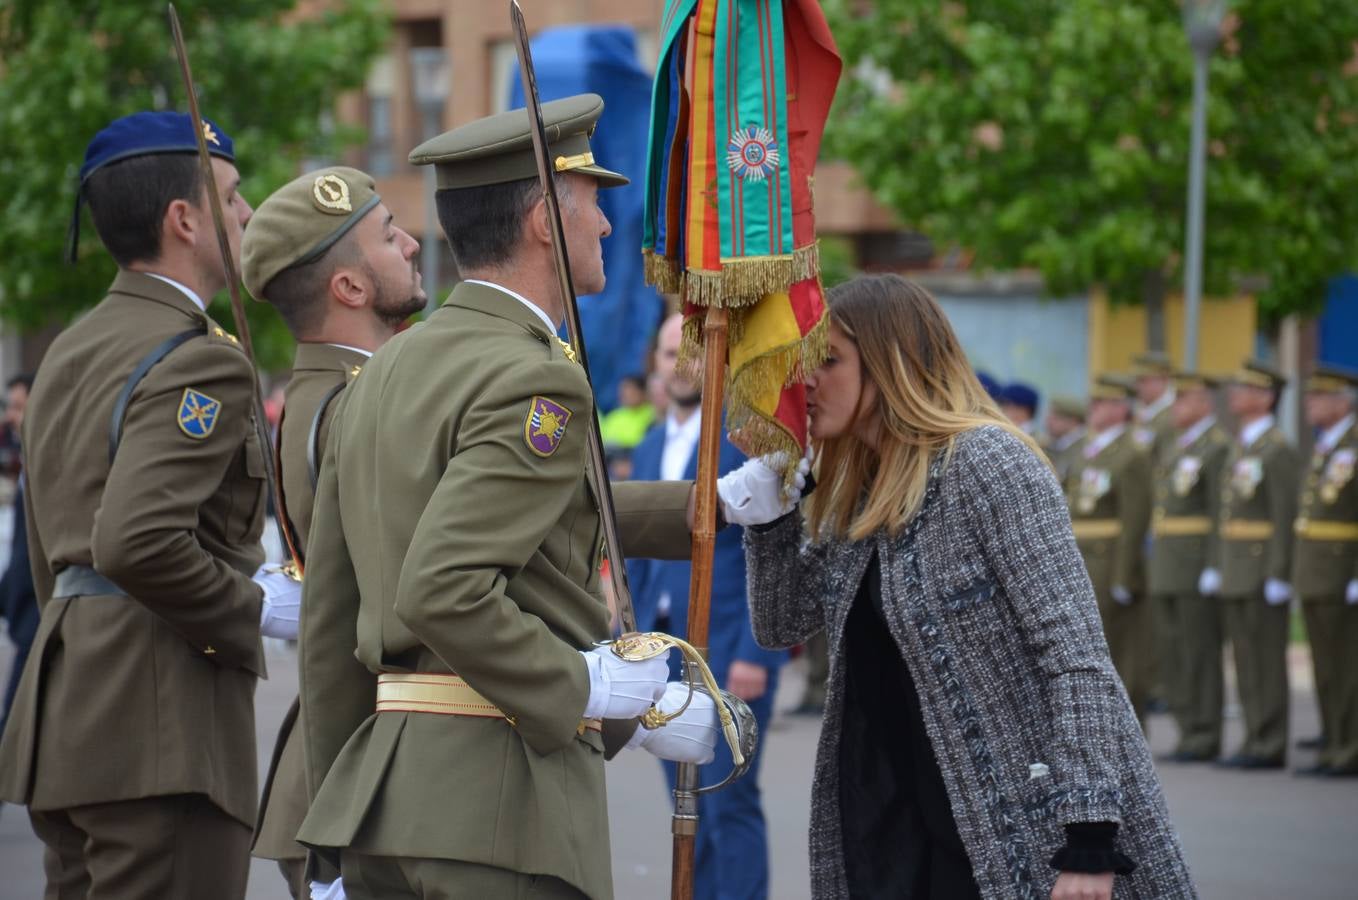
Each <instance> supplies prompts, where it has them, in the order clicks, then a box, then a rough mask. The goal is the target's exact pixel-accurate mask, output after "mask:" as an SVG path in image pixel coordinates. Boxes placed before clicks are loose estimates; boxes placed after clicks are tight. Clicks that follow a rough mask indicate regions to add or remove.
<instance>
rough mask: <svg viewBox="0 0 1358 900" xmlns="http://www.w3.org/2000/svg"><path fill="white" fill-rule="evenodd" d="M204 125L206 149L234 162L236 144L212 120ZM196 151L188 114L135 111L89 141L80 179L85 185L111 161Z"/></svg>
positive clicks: (196, 140)
mask: <svg viewBox="0 0 1358 900" xmlns="http://www.w3.org/2000/svg"><path fill="white" fill-rule="evenodd" d="M201 127H202V129H203V137H204V139H205V140H206V142H207V152H208V153H209V154H211V155H212V156H219V157H221V158H222V159H224V160H226V161H227V162H235V160H236V151H235V145H234V144H233V143H232V141H231V137H230V135H228V134H227V133H226V132H224V131H222V130H221V129H220V128H218V127H217V123H215V122H213V121H211V120H210V119H204V120H203V121H202V124H201ZM197 152H198V138H197V136H196V135H195V134H194V129H193V124H192V120H190V118H189V115H188V113H181V112H168V111H161V112H139V113H133V114H132V115H130V116H123V117H122V118H121V119H114V120H113V121H112V122H110V123H109V124H108V125H107V126H106V127H105V128H104V129H103V130H102V131H100V132H99V133H98V134H96V135H95V136H94V140H92V141H90V145H89V146H88V147H86V148H85V163H84V165H82V166H81V167H80V181H81V183H82V184H83V183H84V182H85V181H86V180H87V179H88V178H89V177H90V176H91V175H93V174H94V173H95V172H97V171H98V170H99V169H102V168H103V167H104V166H106V165H108V164H109V163H114V162H118V161H119V160H122V159H130V158H131V157H133V156H152V155H154V154H157V153H197Z"/></svg>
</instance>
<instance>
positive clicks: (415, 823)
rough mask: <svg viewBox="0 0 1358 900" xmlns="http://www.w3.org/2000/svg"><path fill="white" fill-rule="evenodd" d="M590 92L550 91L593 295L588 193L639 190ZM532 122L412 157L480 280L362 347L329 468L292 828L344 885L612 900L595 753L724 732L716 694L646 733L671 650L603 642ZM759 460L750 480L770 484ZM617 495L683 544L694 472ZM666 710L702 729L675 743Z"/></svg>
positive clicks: (309, 596)
mask: <svg viewBox="0 0 1358 900" xmlns="http://www.w3.org/2000/svg"><path fill="white" fill-rule="evenodd" d="M602 109H603V102H602V100H600V99H599V98H598V97H597V96H594V95H585V96H580V97H572V98H568V99H565V100H560V101H556V102H553V103H548V104H545V105H544V107H543V117H544V120H545V122H546V127H547V134H548V140H549V142H550V145H549V152H550V154H551V156H552V158H553V159H554V160H555V168H556V169H557V171H558V175H557V180H558V184H559V187H560V190H561V191H562V204H561V208H562V210H563V218H564V220H565V221H564V227H565V234H566V240H567V244H568V246H569V251H570V260H571V274H572V278H573V280H574V283H575V285H576V287H577V288H578V289H579V290H580V291H581V292H583V293H592V292H595V291H598V290H600V289H602V287H603V266H602V254H601V245H600V239H601V238H602V237H603V236H605V235H607V234H608V232H609V226H608V222H607V220H606V219H605V218H604V217H603V215H602V213H601V212H600V211H599V209H598V205H597V201H596V199H595V194H596V192H597V190H598V189H599V188H600V187H606V186H610V185H615V184H619V183H624V182H625V179H623V178H622V177H621V176H619V175H617V174H615V173H613V172H610V171H608V170H607V169H604V168H602V167H600V166H598V165H597V164H595V162H594V158H593V155H592V153H591V151H590V146H589V139H588V137H589V134H590V133H591V132H592V131H593V128H594V125H595V123H596V122H597V121H598V118H599V116H600V114H601V112H602ZM527 128H528V117H527V115H526V113H525V111H524V110H522V109H520V110H514V111H512V112H509V113H505V114H502V115H499V116H493V117H491V118H489V119H484V120H480V121H477V122H473V123H471V124H469V125H466V126H463V127H461V128H458V129H455V130H454V131H451V132H449V133H447V134H444V135H441V136H439V137H437V138H435V139H433V140H432V141H430V142H427V143H426V144H425V145H423V146H421V147H419V148H416V150H415V151H414V153H412V155H411V159H412V161H413V162H415V163H416V164H420V165H429V164H433V165H436V167H437V169H436V173H437V178H438V184H439V192H438V195H437V197H436V200H437V204H438V210H439V217H440V221H441V223H442V225H443V230H444V233H445V234H447V235H448V240H449V243H450V245H451V246H452V249H453V254H454V257H455V258H456V260H457V263H458V268H459V271H461V272H462V274H463V275H464V276H465V277H466V278H467V279H468V280H466V281H464V282H462V283H461V284H459V285H458V286H457V287H456V288H455V289H454V291H453V292H452V295H451V296H450V297H449V298H448V300H447V301H446V302H445V303H444V304H443V306H442V307H440V308H439V309H438V310H437V311H436V312H434V313H433V314H432V315H431V316H430V318H429V319H428V320H426V321H425V322H424V323H423V324H421V325H417V326H415V327H414V328H412V329H410V330H409V331H407V332H405V333H403V334H401V335H398V336H397V337H396V338H394V339H393V340H392V341H390V342H389V343H388V344H387V345H386V346H384V347H382V348H381V349H380V350H379V351H378V352H377V353H376V354H374V356H373V358H372V360H371V361H370V362H369V363H368V365H367V366H365V367H364V370H363V372H362V374H361V375H359V377H358V378H357V379H356V380H355V381H354V383H353V384H352V385H351V386H350V387H349V388H348V390H346V391H345V394H344V397H343V398H342V400H341V402H340V405H339V408H338V409H337V410H336V411H335V413H334V416H333V420H332V425H331V433H330V438H329V441H328V443H327V446H326V453H325V458H324V461H323V462H322V465H321V477H320V481H319V483H318V485H317V491H316V507H315V513H314V519H313V527H312V533H311V537H310V541H309V542H308V546H307V555H308V560H309V565H308V569H307V578H306V583H305V598H304V602H303V607H304V612H303V620H302V624H303V627H302V642H301V677H302V691H301V697H302V714H301V723H302V728H303V732H304V736H305V755H306V767H307V774H308V781H309V784H310V787H311V790H312V792H313V798H312V804H311V808H310V811H309V812H308V814H307V817H306V820H305V822H304V823H303V825H302V829H301V831H300V832H299V834H298V838H299V840H301V841H302V842H303V843H305V844H307V845H308V846H311V847H314V848H317V849H318V850H319V851H321V853H322V855H323V856H325V857H326V858H328V859H329V860H331V861H333V860H334V859H335V858H336V857H337V856H338V858H339V860H340V866H341V870H342V876H343V888H344V891H345V893H346V894H347V896H348V897H350V898H352V900H363V898H376V897H383V898H390V897H440V898H464V897H465V898H481V897H522V896H528V895H530V894H531V896H535V897H536V896H541V897H579V896H587V897H594V898H606V897H609V896H611V894H612V884H611V872H610V866H611V861H610V858H609V849H608V817H607V803H606V799H605V795H604V770H603V760H604V755H605V752H606V751H607V752H610V753H611V752H615V751H617V750H618V749H619V748H621V747H622V746H623V745H624V744H629V745H630V746H633V747H637V746H640V747H643V748H645V749H646V750H648V751H649V752H652V753H654V754H655V755H657V756H661V757H662V758H667V759H676V760H685V761H689V762H701V761H703V760H704V759H710V758H711V752H712V750H711V748H712V745H713V742H714V741H715V739H716V727H715V725H716V723H715V713H714V709H713V707H712V706H711V704H710V703H708V704H707V705H706V706H705V708H704V707H702V706H701V705H700V704H697V703H695V706H694V707H692V708H690V709H689V710H688V711H687V712H685V713H684V715H683V717H681V719H680V720H679V721H678V722H673V723H671V724H670V725H667V726H666V727H665V728H662V729H659V730H658V731H655V732H646V731H645V730H638V729H637V727H636V719H635V717H636V716H637V715H638V714H639V713H641V712H644V711H645V710H646V708H647V707H648V706H649V705H650V704H651V703H652V702H653V701H654V700H655V699H657V698H658V697H660V696H661V694H664V695H665V696H666V698H668V697H669V696H670V694H669V690H670V689H669V688H667V687H666V685H665V679H666V677H667V673H668V668H667V665H666V663H665V662H664V660H663V659H660V660H652V661H650V662H648V663H633V662H626V661H623V660H621V659H619V658H618V657H616V656H615V655H613V654H612V653H611V652H610V651H609V650H607V649H606V648H603V649H594V650H590V649H589V648H591V646H592V645H593V644H594V642H596V641H599V640H602V639H605V638H606V637H607V636H608V630H609V613H608V608H607V606H606V604H605V603H604V600H603V597H602V595H601V592H600V583H599V581H600V579H599V566H600V563H601V561H602V552H603V547H602V536H603V531H602V522H601V519H600V517H599V509H598V504H597V502H596V499H595V498H596V496H597V491H598V490H599V488H600V486H598V485H595V484H593V483H592V481H591V478H590V477H588V476H587V469H586V439H587V428H588V423H589V420H590V418H591V417H592V416H593V415H594V409H593V398H592V396H591V393H590V389H589V384H588V382H587V379H586V373H585V371H584V369H583V368H582V367H581V366H580V365H579V364H578V362H576V361H575V355H576V354H575V351H574V349H572V348H571V347H570V346H569V345H568V344H566V343H565V342H563V341H561V340H560V339H559V338H558V337H557V336H556V328H557V323H558V322H559V321H560V319H561V316H562V310H563V308H564V298H562V297H560V296H559V295H558V288H557V285H558V283H557V276H556V272H555V270H554V267H553V263H552V254H551V241H550V231H549V229H548V228H547V220H546V215H545V205H544V201H543V197H542V192H541V188H540V186H539V185H538V183H537V181H536V177H535V172H536V166H535V164H534V160H533V156H532V150H531V143H530V137H529V133H528V130H527ZM759 465H762V464H760V463H759V462H758V461H751V463H747V465H746V467H742V469H740V470H737V472H736V473H733V475H739V473H745V475H749V474H751V472H752V470H751V469H750V468H749V467H751V466H759ZM770 474H771V478H770V480H769V483H768V486H767V489H761V490H762V491H763V493H764V494H767V493H769V492H772V493H773V494H774V495H775V496H781V483H780V479H779V478H778V477H777V476H776V475H772V473H770ZM745 475H741V476H740V477H742V478H743V477H745ZM731 477H732V476H726V478H731ZM723 482H725V479H723ZM724 490H725V486H724V485H722V486H719V494H721V496H722V497H723V498H725V497H726V496H727V495H726V494H725V493H722V492H723V491H724ZM615 491H616V500H617V508H618V514H619V523H618V524H619V532H620V534H621V536H622V538H623V540H624V548H623V549H624V550H625V551H626V552H628V553H632V554H636V555H646V556H657V557H668V558H676V557H683V556H686V555H687V554H688V551H689V541H690V537H689V533H688V529H687V516H688V507H689V503H690V494H691V485H690V484H688V483H678V482H669V483H667V482H658V483H650V484H642V483H626V484H620V485H618V486H617V488H616V489H615ZM723 508H724V509H725V510H726V516H727V518H728V519H731V520H733V521H739V520H736V519H732V515H731V514H732V511H733V510H734V509H736V505H733V504H732V503H731V502H729V501H727V500H726V499H723ZM787 508H788V507H787V506H784V505H779V506H778V510H782V511H786V509H787ZM778 514H779V512H778V511H776V510H775V511H773V512H772V513H771V515H770V516H769V518H770V519H771V518H773V517H776V516H777V515H778ZM747 521H749V520H745V521H742V522H741V524H746V522H747ZM614 564H615V565H616V564H621V561H620V560H615V561H614ZM657 663H658V665H655V664H657ZM681 690H682V688H681ZM696 699H697V698H695V701H696ZM601 719H602V720H604V721H600V720H601ZM686 720H687V722H686ZM676 725H679V726H680V727H681V728H686V727H692V728H695V729H702V730H703V731H702V735H703V736H702V739H701V741H699V740H696V739H695V740H694V741H693V745H692V746H690V747H689V748H687V749H686V750H684V751H683V752H679V751H678V750H677V749H676V748H674V747H671V746H662V744H664V741H665V736H666V735H667V734H669V733H670V729H672V728H675V726H676ZM700 744H701V746H699V745H700Z"/></svg>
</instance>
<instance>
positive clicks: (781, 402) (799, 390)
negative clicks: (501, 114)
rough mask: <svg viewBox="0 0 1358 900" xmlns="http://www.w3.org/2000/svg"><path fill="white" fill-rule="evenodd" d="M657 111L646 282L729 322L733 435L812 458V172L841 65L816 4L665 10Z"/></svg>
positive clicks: (694, 338) (693, 345)
mask: <svg viewBox="0 0 1358 900" xmlns="http://www.w3.org/2000/svg"><path fill="white" fill-rule="evenodd" d="M660 40H661V44H660V60H659V64H658V66H657V69H656V79H655V89H654V93H653V95H652V99H651V132H650V146H649V151H648V156H647V172H646V220H645V224H646V232H645V243H644V247H643V252H644V253H645V255H646V278H647V281H648V282H649V283H651V284H654V285H656V287H658V288H659V289H660V290H662V291H665V292H667V293H673V294H678V295H679V296H680V297H681V298H682V300H683V303H684V314H685V318H686V321H685V323H684V325H685V327H684V354H685V356H686V357H687V358H689V359H690V360H697V359H701V356H702V340H703V336H702V313H703V310H704V308H706V307H708V306H713V305H716V306H720V307H725V308H727V309H728V310H729V324H728V328H729V342H730V343H729V350H728V363H729V366H730V370H729V387H728V389H727V398H728V400H727V426H728V427H729V428H733V429H735V428H739V429H741V430H742V431H743V432H744V435H745V438H746V441H747V442H748V444H749V445H750V446H751V448H752V449H754V451H755V452H757V453H767V452H771V451H774V450H786V451H788V452H789V454H790V458H791V459H792V460H796V459H797V458H798V457H799V456H800V455H801V450H802V449H803V448H804V447H805V446H806V441H807V432H806V396H805V389H804V388H803V386H802V384H801V379H802V376H803V374H804V373H805V372H808V371H811V370H812V369H814V368H816V367H817V366H819V365H820V363H821V361H822V360H823V359H824V357H825V352H826V327H827V322H826V317H825V299H824V295H823V293H822V289H821V283H820V260H819V256H818V254H817V251H816V229H815V217H814V214H813V211H812V190H811V188H812V173H813V172H814V171H815V165H816V157H817V155H818V154H819V152H820V141H821V136H822V134H823V133H824V131H825V121H826V118H827V116H828V115H829V112H830V103H831V101H832V100H833V98H834V93H835V88H836V86H837V85H838V83H839V74H840V69H841V62H840V58H839V53H838V51H837V50H836V48H835V42H834V38H833V37H832V36H831V34H830V28H829V26H828V25H827V24H826V21H825V16H824V13H823V12H822V11H821V8H820V5H819V4H818V3H817V2H815V0H667V2H666V5H665V13H664V16H663V18H662V20H661V26H660Z"/></svg>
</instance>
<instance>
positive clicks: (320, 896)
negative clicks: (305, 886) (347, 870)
mask: <svg viewBox="0 0 1358 900" xmlns="http://www.w3.org/2000/svg"><path fill="white" fill-rule="evenodd" d="M311 900H345V897H344V879H343V878H336V879H335V880H334V881H332V882H330V883H329V884H326V883H325V882H324V881H313V882H311Z"/></svg>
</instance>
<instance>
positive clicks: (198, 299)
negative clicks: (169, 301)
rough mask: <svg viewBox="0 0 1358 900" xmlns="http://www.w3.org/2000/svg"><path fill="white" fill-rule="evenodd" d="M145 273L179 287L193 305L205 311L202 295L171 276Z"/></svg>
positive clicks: (205, 306)
mask: <svg viewBox="0 0 1358 900" xmlns="http://www.w3.org/2000/svg"><path fill="white" fill-rule="evenodd" d="M145 274H147V275H150V276H151V277H152V278H159V279H160V280H161V281H163V282H165V283H166V284H168V285H172V286H173V287H177V288H179V291H180V293H182V294H183V295H184V296H185V297H188V298H189V299H190V300H192V301H193V305H194V306H196V307H198V308H199V309H201V310H202V311H203V312H207V304H206V303H204V302H203V298H202V297H199V296H198V295H197V294H196V293H194V292H193V289H192V288H189V287H185V286H184V285H182V284H180V283H179V282H177V281H175V280H174V279H173V278H166V277H165V276H164V275H157V274H156V273H155V272H146V273H145Z"/></svg>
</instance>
